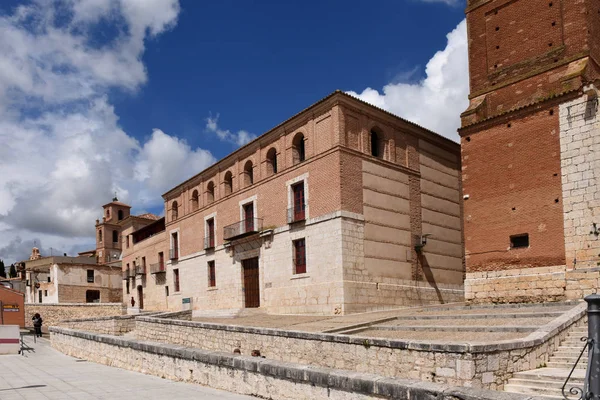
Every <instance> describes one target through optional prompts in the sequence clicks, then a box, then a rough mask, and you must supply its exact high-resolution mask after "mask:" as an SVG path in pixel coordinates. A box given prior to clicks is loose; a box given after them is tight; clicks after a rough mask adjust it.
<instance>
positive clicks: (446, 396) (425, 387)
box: [51, 328, 531, 400]
mask: <svg viewBox="0 0 600 400" xmlns="http://www.w3.org/2000/svg"><path fill="white" fill-rule="evenodd" d="M51 342H52V346H53V347H54V348H55V349H57V350H59V351H61V352H63V353H65V354H67V355H70V356H73V357H78V358H83V359H86V360H89V361H94V362H98V363H101V364H105V365H110V366H114V367H118V368H123V369H128V370H131V371H137V372H142V373H145V374H150V375H155V376H160V377H161V378H167V379H172V380H176V381H184V382H191V383H197V384H200V385H204V386H209V387H212V388H215V389H221V390H226V391H229V392H234V393H239V394H244V395H250V396H256V397H260V398H269V399H276V400H277V399H306V400H309V399H310V400H318V399H338V400H346V399H348V400H362V399H426V398H435V399H440V400H471V399H483V400H486V399H489V400H526V399H530V398H531V396H529V395H527V396H525V395H520V394H512V393H500V392H493V391H488V390H480V389H471V388H460V387H449V386H444V385H440V384H435V383H429V382H417V381H408V380H399V379H389V378H384V377H382V376H377V375H372V374H358V373H355V372H350V371H343V370H332V369H325V368H318V367H312V366H311V367H307V366H305V365H299V364H294V363H283V362H279V361H273V360H269V359H263V358H256V357H248V356H237V355H233V354H231V353H217V352H210V351H204V350H199V349H193V348H182V347H180V346H173V345H166V344H159V343H148V342H139V341H136V340H131V339H125V338H119V337H114V336H107V335H97V334H89V333H85V332H80V331H73V330H69V329H63V328H52V334H51Z"/></svg>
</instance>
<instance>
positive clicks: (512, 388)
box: [504, 383, 578, 400]
mask: <svg viewBox="0 0 600 400" xmlns="http://www.w3.org/2000/svg"><path fill="white" fill-rule="evenodd" d="M504 391H505V392H510V393H521V394H533V395H536V396H544V397H548V398H553V399H562V398H563V396H562V392H561V390H560V389H544V388H538V387H531V386H521V385H512V384H510V383H509V384H506V385H504ZM569 398H571V397H569ZM572 398H573V400H576V399H577V398H578V396H573V397H572Z"/></svg>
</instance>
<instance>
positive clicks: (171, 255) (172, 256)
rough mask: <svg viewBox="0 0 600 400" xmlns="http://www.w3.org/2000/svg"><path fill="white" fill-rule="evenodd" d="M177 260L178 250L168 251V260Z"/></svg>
mask: <svg viewBox="0 0 600 400" xmlns="http://www.w3.org/2000/svg"><path fill="white" fill-rule="evenodd" d="M178 258H179V249H177V248H175V249H171V250H169V260H177V259H178Z"/></svg>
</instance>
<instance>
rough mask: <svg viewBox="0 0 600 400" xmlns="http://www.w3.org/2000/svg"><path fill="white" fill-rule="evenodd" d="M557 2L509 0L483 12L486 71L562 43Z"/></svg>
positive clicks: (511, 63) (489, 71)
mask: <svg viewBox="0 0 600 400" xmlns="http://www.w3.org/2000/svg"><path fill="white" fill-rule="evenodd" d="M555 3H556V4H555ZM559 3H560V1H559V0H555V1H553V2H549V1H548V0H513V1H508V2H505V3H504V4H503V5H501V6H499V7H497V8H495V9H493V10H491V11H489V12H488V13H487V14H486V42H487V43H486V47H487V65H488V73H494V72H496V71H498V70H499V69H503V68H506V67H510V66H511V65H514V64H517V63H521V62H524V61H527V60H530V59H534V58H537V57H540V56H542V55H544V54H545V53H548V52H549V51H552V50H555V49H556V48H557V47H558V46H561V45H563V38H562V29H561V26H562V11H561V10H562V7H561V6H560V4H559Z"/></svg>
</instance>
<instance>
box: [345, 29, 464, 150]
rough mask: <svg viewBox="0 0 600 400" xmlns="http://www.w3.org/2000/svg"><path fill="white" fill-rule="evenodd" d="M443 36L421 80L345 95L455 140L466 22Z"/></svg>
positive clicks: (460, 107)
mask: <svg viewBox="0 0 600 400" xmlns="http://www.w3.org/2000/svg"><path fill="white" fill-rule="evenodd" d="M447 37H448V43H447V45H446V48H445V49H444V50H442V51H438V52H437V53H436V54H435V55H434V56H433V57H432V58H431V59H430V60H429V62H428V63H427V66H426V68H425V74H426V77H425V78H424V79H423V80H422V81H420V82H417V83H390V84H387V85H386V86H384V87H383V89H382V91H381V93H380V92H379V91H378V90H376V89H372V88H366V89H364V90H363V91H362V93H360V94H359V93H356V92H353V91H350V92H348V93H349V94H351V95H353V96H356V97H358V98H360V99H362V100H364V101H366V102H368V103H371V104H373V105H375V106H377V107H380V108H383V109H385V110H387V111H389V112H392V113H394V114H396V115H399V116H400V117H402V118H405V119H408V120H410V121H412V122H415V123H417V124H419V125H421V126H424V127H426V128H428V129H431V130H432V131H434V132H436V133H439V134H441V135H443V136H446V137H447V138H450V139H452V140H455V141H458V134H457V129H458V128H459V127H460V114H461V113H462V112H463V111H464V110H466V109H467V106H468V104H469V101H468V94H469V75H468V72H467V71H468V54H467V50H468V49H467V26H466V21H464V20H463V21H462V22H461V23H460V24H458V26H457V27H456V28H455V29H454V30H453V31H452V32H450V33H449V34H448V35H447Z"/></svg>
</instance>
